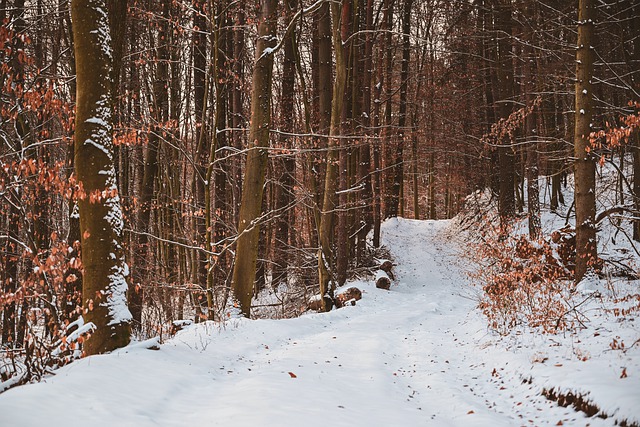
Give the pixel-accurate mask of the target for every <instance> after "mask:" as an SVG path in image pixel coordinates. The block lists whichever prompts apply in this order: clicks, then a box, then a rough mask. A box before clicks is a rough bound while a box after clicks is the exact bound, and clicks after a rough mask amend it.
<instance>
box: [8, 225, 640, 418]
mask: <svg viewBox="0 0 640 427" xmlns="http://www.w3.org/2000/svg"><path fill="white" fill-rule="evenodd" d="M382 235H383V240H384V242H385V243H386V245H387V246H388V247H389V249H390V251H391V254H392V256H393V258H394V263H395V264H396V267H395V269H394V275H395V278H396V282H395V283H394V284H393V285H392V286H391V290H390V291H384V290H380V289H376V288H375V284H374V282H373V280H369V281H356V282H351V283H348V284H347V285H346V286H347V287H349V286H356V287H358V288H359V289H361V290H362V292H363V297H362V300H360V301H358V303H357V305H355V306H347V307H345V308H342V309H339V310H334V311H332V312H330V313H324V314H320V313H308V314H305V315H303V316H302V317H300V318H296V319H286V320H247V319H244V318H239V319H231V320H229V321H227V322H225V323H222V324H220V323H213V322H207V323H201V324H192V325H188V324H187V323H188V322H185V329H183V330H182V331H180V332H178V334H177V335H176V336H175V337H174V338H172V339H171V340H169V341H167V342H165V343H164V344H162V345H160V346H159V348H160V349H159V350H157V351H153V350H150V349H154V348H157V347H158V346H157V344H158V343H157V341H153V340H152V341H148V342H143V343H134V344H132V345H130V346H128V347H126V348H124V349H121V350H119V351H116V352H114V353H112V354H109V355H101V356H92V357H87V358H84V359H81V360H79V361H77V362H74V363H72V364H70V365H67V366H65V367H63V368H61V369H59V370H57V371H56V374H55V375H54V376H50V377H48V378H47V379H46V380H45V381H44V382H41V383H37V384H30V385H26V386H21V387H17V388H13V389H11V390H9V391H7V392H5V393H3V394H0V425H3V426H4V425H7V426H9V425H10V426H14V427H19V426H31V425H42V424H45V423H46V424H47V425H53V426H80V425H82V426H86V425H91V426H114V425H136V426H156V425H159V426H184V425H208V426H217V425H219V426H227V425H234V426H302V425H304V426H312V427H313V426H318V427H320V426H326V425H331V426H463V425H464V426H465V427H466V426H519V425H536V426H552V425H560V424H559V423H560V422H561V423H562V425H565V426H584V425H587V424H589V425H591V426H594V427H595V426H613V425H614V418H608V419H600V418H597V417H594V418H587V417H586V415H584V414H582V413H580V412H575V411H574V410H573V409H572V408H563V407H560V406H558V405H557V404H556V403H555V402H552V401H549V400H547V399H546V398H544V397H543V396H541V392H542V389H543V388H547V389H552V388H553V389H555V390H560V391H569V390H572V391H579V392H582V393H583V394H586V395H587V396H588V398H589V399H590V400H592V401H593V402H594V403H597V404H598V405H599V406H600V407H601V409H603V410H604V411H606V412H607V413H608V414H610V415H613V416H614V417H616V418H618V419H627V420H629V421H635V422H638V421H640V414H639V412H640V411H639V410H638V402H640V356H639V355H640V350H639V349H638V348H637V347H638V346H636V348H629V349H627V351H626V352H621V351H613V350H612V349H610V348H608V347H607V342H609V341H610V336H609V335H610V333H613V334H616V333H618V330H617V329H616V324H615V321H613V320H611V319H609V320H607V318H604V317H603V318H602V321H601V322H599V323H598V322H594V324H593V325H591V326H589V327H588V328H587V329H586V330H585V331H584V334H583V335H580V336H576V335H572V334H566V335H565V336H558V335H553V336H548V335H542V334H539V333H536V332H531V331H516V332H515V333H514V334H512V335H509V336H506V337H505V336H499V335H496V334H493V333H491V332H490V331H489V330H488V329H487V326H486V320H485V319H484V318H483V317H482V314H481V313H480V312H479V311H478V310H477V309H476V304H477V299H476V293H477V289H475V288H473V287H472V286H471V285H470V284H469V282H468V279H467V278H466V274H465V270H467V269H468V260H466V259H465V258H463V257H462V256H463V255H464V254H465V253H467V252H469V251H470V249H469V246H468V245H467V244H466V243H465V242H462V241H461V236H462V235H463V234H462V233H461V232H460V231H459V229H458V226H457V224H456V223H455V222H453V221H415V220H406V219H392V220H388V221H387V222H385V223H384V224H383V229H382ZM467 255H469V254H467ZM471 255H472V254H471ZM589 286H591V285H589ZM600 315H601V314H596V313H591V314H590V316H591V317H592V318H594V319H595V320H597V319H598V316H600ZM596 328H598V329H596ZM635 332H636V333H637V331H635ZM594 333H599V334H600V335H599V336H598V337H597V338H598V340H587V339H586V337H588V336H593V335H594ZM636 337H637V336H636ZM624 338H626V336H625V337H624ZM629 344H631V342H629ZM587 353H589V354H590V356H589V358H587V359H586V361H582V360H581V359H580V358H579V357H577V354H581V355H586V354H587ZM621 367H626V370H627V373H628V377H627V378H624V379H621V378H620V371H621ZM36 407H37V410H34V408H36Z"/></svg>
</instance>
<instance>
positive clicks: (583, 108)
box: [573, 0, 597, 282]
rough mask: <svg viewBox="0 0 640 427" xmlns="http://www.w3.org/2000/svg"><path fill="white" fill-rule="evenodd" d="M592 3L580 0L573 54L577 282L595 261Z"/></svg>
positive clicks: (593, 6) (591, 0) (587, 0)
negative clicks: (590, 136) (575, 47)
mask: <svg viewBox="0 0 640 427" xmlns="http://www.w3.org/2000/svg"><path fill="white" fill-rule="evenodd" d="M594 19H595V2H594V0H580V2H579V6H578V43H577V53H576V85H575V96H576V98H575V99H576V103H575V133H574V140H573V141H574V153H575V163H574V166H573V168H574V174H575V204H576V270H575V280H576V282H579V281H580V280H582V277H583V276H584V275H585V273H586V272H587V271H588V270H589V268H591V267H592V266H593V263H594V262H595V261H596V258H597V247H596V221H595V218H596V163H595V158H594V154H593V153H592V147H591V144H590V139H589V135H590V133H591V118H592V114H593V112H592V98H593V94H592V78H593V61H594V52H593V49H594Z"/></svg>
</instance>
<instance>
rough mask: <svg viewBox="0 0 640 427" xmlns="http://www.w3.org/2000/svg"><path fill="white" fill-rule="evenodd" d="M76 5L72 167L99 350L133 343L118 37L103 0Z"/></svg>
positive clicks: (94, 344)
mask: <svg viewBox="0 0 640 427" xmlns="http://www.w3.org/2000/svg"><path fill="white" fill-rule="evenodd" d="M71 6H72V7H71V13H72V17H73V33H74V40H75V54H76V69H77V89H76V90H77V96H76V99H77V105H76V118H75V172H76V175H77V179H78V181H79V183H80V184H81V185H82V188H83V190H84V197H81V198H80V200H79V202H78V205H79V208H80V232H81V239H82V242H81V243H82V265H83V268H84V273H83V290H82V294H83V308H84V313H85V314H84V315H85V321H86V322H92V323H93V324H94V325H95V327H96V330H95V332H94V333H93V334H92V335H91V337H90V338H89V339H88V340H87V341H85V346H84V351H85V353H86V354H97V353H104V352H107V351H111V350H114V349H116V348H118V347H122V346H124V345H126V344H128V343H129V339H130V338H129V337H130V322H131V313H130V312H129V309H128V308H127V298H126V294H127V281H126V277H127V276H128V273H129V272H128V267H127V264H126V263H125V260H124V254H123V249H122V246H121V240H122V226H123V218H122V210H121V209H120V199H119V196H118V189H117V186H116V175H115V166H114V161H113V140H112V139H113V123H112V114H113V106H112V104H111V102H112V90H114V88H113V83H114V82H113V77H112V61H113V56H112V55H113V51H112V46H113V44H112V39H111V31H110V29H109V17H108V15H107V4H106V1H105V0H73V1H72V4H71Z"/></svg>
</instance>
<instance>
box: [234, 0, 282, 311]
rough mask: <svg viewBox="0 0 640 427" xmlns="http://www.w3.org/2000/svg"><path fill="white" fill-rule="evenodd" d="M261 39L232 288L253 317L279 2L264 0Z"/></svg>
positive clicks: (254, 83)
mask: <svg viewBox="0 0 640 427" xmlns="http://www.w3.org/2000/svg"><path fill="white" fill-rule="evenodd" d="M260 3H261V13H260V18H259V19H260V21H259V24H258V39H257V42H256V53H255V58H256V59H255V64H254V69H253V82H252V87H251V126H250V128H249V152H248V154H247V165H246V168H245V171H246V172H245V178H244V185H243V187H242V203H241V205H240V217H239V223H238V232H239V233H240V234H239V236H238V243H237V247H236V261H235V265H234V268H233V279H232V287H233V292H234V296H235V298H236V299H237V300H238V303H239V304H240V309H241V311H242V313H243V314H244V315H245V316H247V317H249V316H250V314H251V297H252V296H253V285H254V281H255V277H256V261H257V258H258V238H259V236H260V223H259V216H260V211H261V207H262V195H263V190H264V180H265V173H266V168H267V160H268V148H269V132H270V130H271V87H272V76H273V48H274V47H275V45H276V43H275V42H276V30H277V19H278V11H277V10H278V0H261V2H260Z"/></svg>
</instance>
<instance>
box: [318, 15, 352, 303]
mask: <svg viewBox="0 0 640 427" xmlns="http://www.w3.org/2000/svg"><path fill="white" fill-rule="evenodd" d="M340 15H341V4H340V3H331V18H332V20H333V25H332V39H333V49H334V51H335V64H336V72H335V80H334V83H333V102H332V104H331V128H330V131H329V147H328V152H327V171H326V175H325V184H324V201H323V204H322V215H321V219H320V230H319V240H320V249H319V250H318V276H319V282H320V295H322V297H323V298H322V310H323V311H328V310H329V309H330V308H331V307H328V306H327V298H325V297H328V298H329V300H331V299H333V292H334V290H335V283H334V284H333V285H331V286H330V282H332V281H333V280H334V278H333V271H332V270H333V268H332V266H333V250H332V247H331V246H332V245H331V236H332V234H333V222H334V221H333V218H334V215H335V212H334V211H335V205H336V200H335V199H336V194H335V193H336V189H337V184H338V181H337V172H338V160H339V153H338V150H337V148H338V147H339V146H340V140H339V138H336V137H337V136H339V135H340V124H341V119H342V109H343V100H344V98H343V96H342V94H343V93H344V89H345V86H346V81H347V67H346V60H345V57H344V50H343V44H342V41H343V40H342V36H341V33H340Z"/></svg>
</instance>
